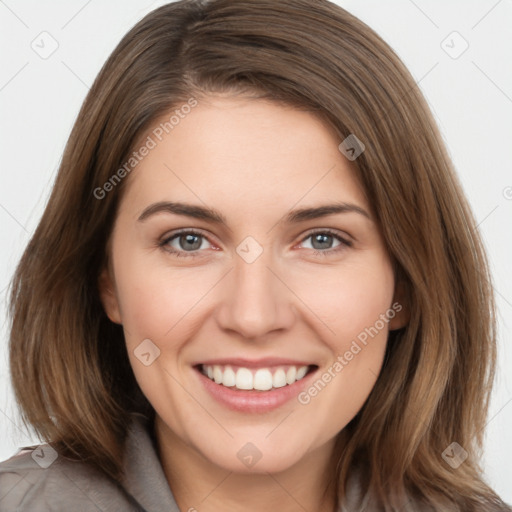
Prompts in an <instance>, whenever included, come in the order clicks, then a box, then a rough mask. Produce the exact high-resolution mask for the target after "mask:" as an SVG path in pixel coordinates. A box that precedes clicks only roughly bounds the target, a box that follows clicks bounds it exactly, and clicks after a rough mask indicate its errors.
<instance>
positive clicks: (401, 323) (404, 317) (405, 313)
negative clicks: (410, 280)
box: [389, 280, 410, 331]
mask: <svg viewBox="0 0 512 512" xmlns="http://www.w3.org/2000/svg"><path fill="white" fill-rule="evenodd" d="M406 291H407V289H406V286H405V282H404V281H403V280H399V281H398V282H397V283H396V285H395V293H394V295H393V302H392V309H393V311H395V316H394V317H393V318H391V319H390V320H389V330H390V331H394V330H396V329H401V328H402V327H405V326H406V325H407V324H408V323H409V318H410V310H409V301H408V300H407V293H406Z"/></svg>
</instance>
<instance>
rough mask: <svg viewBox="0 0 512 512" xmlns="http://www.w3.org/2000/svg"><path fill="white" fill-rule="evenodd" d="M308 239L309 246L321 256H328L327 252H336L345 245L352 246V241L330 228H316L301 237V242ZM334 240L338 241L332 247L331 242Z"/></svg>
mask: <svg viewBox="0 0 512 512" xmlns="http://www.w3.org/2000/svg"><path fill="white" fill-rule="evenodd" d="M309 239H311V243H310V245H311V247H309V248H310V249H313V250H314V251H315V252H316V253H317V254H321V255H322V256H328V255H329V254H332V253H337V252H339V251H342V250H344V249H345V248H346V247H351V246H352V242H350V241H348V240H346V239H345V238H343V237H341V236H340V235H339V234H337V233H336V232H335V231H332V230H330V229H323V230H317V231H314V232H312V233H309V234H308V235H307V236H306V237H305V238H303V239H302V243H304V242H305V241H306V240H309ZM334 240H337V241H338V242H339V243H338V245H336V246H335V247H334V248H333V247H332V243H333V241H334Z"/></svg>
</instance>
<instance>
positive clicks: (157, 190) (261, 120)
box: [124, 96, 365, 212]
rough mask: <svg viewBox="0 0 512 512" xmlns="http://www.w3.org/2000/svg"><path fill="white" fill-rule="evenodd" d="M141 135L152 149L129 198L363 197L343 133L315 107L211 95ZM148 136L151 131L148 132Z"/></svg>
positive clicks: (232, 203)
mask: <svg viewBox="0 0 512 512" xmlns="http://www.w3.org/2000/svg"><path fill="white" fill-rule="evenodd" d="M176 109H179V106H178V107H176V108H175V109H172V110H171V111H170V112H168V113H166V114H165V115H163V116H162V117H160V118H159V119H158V120H156V121H155V123H153V125H152V126H151V127H150V128H149V130H147V131H146V133H145V134H144V137H143V138H142V144H143V143H144V141H147V142H150V143H149V144H148V145H150V146H151V149H150V150H149V151H148V152H147V154H146V155H145V156H144V157H143V158H141V160H140V163H138V164H137V166H136V167H135V168H134V170H133V171H132V172H131V174H130V176H129V178H128V183H127V184H126V185H127V190H126V191H125V194H124V202H126V203H130V204H132V206H134V207H136V208H139V209H141V208H143V207H144V206H145V203H148V202H150V201H156V200H170V199H173V200H179V199H183V200H185V199H189V200H193V201H194V202H196V203H197V202H198V199H199V200H200V201H202V202H203V203H205V204H208V205H211V206H215V207H216V208H217V209H221V210H224V209H225V210H229V209H230V207H232V208H235V209H236V208H238V209H240V206H244V210H247V209H249V210H252V211H254V212H256V211H261V210H262V209H276V208H277V207H279V206H280V208H279V210H282V209H283V208H291V207H292V206H293V205H294V204H296V203H298V202H301V203H313V202H315V201H317V200H320V199H321V200H325V199H332V200H333V201H348V200H350V201H352V202H354V201H357V202H359V203H360V204H361V205H364V204H365V198H364V192H363V190H362V188H361V186H360V185H359V183H358V181H357V179H356V174H355V172H354V164H353V163H352V162H350V161H348V160H347V159H346V158H345V157H344V156H343V155H342V154H341V152H340V151H339V149H338V145H339V143H340V142H341V139H340V137H339V136H338V135H337V134H336V133H335V132H334V130H333V129H332V128H331V127H330V126H329V125H327V124H326V123H325V122H323V121H322V120H321V119H320V118H319V117H317V116H316V115H314V114H313V113H311V112H307V111H304V110H298V109H296V108H293V107H291V106H284V105H282V104H278V103H275V102H271V101H268V100H262V99H253V98H244V97H228V98H226V97H215V96H212V97H207V98H203V99H200V100H198V104H197V105H196V106H195V107H194V108H192V109H187V113H186V114H184V112H183V111H182V112H181V113H180V115H179V116H178V115H174V118H173V119H172V121H173V122H172V123H171V122H170V121H171V117H172V116H173V113H174V112H175V110H176ZM148 137H149V139H148Z"/></svg>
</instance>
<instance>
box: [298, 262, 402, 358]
mask: <svg viewBox="0 0 512 512" xmlns="http://www.w3.org/2000/svg"><path fill="white" fill-rule="evenodd" d="M290 282H291V283H294V291H295V292H296V293H297V295H298V296H299V297H300V298H301V300H302V301H303V302H304V304H305V305H306V306H307V308H309V309H310V310H311V311H313V312H314V313H315V317H316V318H317V319H318V320H320V321H321V322H322V324H323V326H324V327H325V329H324V328H322V331H323V332H325V333H326V336H325V340H326V341H327V340H330V341H329V344H331V345H332V346H333V348H337V349H339V350H341V349H344V347H345V346H346V344H347V342H348V343H349V344H350V341H349V340H351V339H353V338H356V337H357V336H358V335H359V334H360V333H361V332H364V331H365V329H366V328H370V327H371V326H373V325H374V324H375V323H376V322H377V321H379V319H380V318H381V315H382V314H386V311H388V310H389V308H390V306H391V303H392V299H393V290H394V277H393V272H392V268H391V266H390V265H389V263H388V260H387V259H385V258H384V257H383V256H381V255H379V254H378V255H375V256H373V257H372V258H368V259H366V260H364V259H363V258H361V260H360V261H358V262H357V263H354V264H347V265H346V266H341V265H340V266H339V267H337V268H335V267H330V268H329V267H326V268H324V269H321V271H318V272H310V273H305V272H298V273H297V274H296V276H291V279H290ZM318 320H317V323H318ZM379 326H380V330H382V326H381V324H380V322H379ZM386 327H387V323H386Z"/></svg>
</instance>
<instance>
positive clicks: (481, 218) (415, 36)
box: [0, 0, 512, 503]
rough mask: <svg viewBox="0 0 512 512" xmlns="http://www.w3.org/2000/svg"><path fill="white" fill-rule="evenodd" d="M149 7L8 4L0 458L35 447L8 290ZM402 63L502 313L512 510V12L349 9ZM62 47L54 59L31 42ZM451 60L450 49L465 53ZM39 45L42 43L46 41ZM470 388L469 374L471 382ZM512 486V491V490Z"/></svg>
mask: <svg viewBox="0 0 512 512" xmlns="http://www.w3.org/2000/svg"><path fill="white" fill-rule="evenodd" d="M163 3H165V2H161V1H156V2H152V1H151V0H138V1H136V0H110V1H109V2H108V3H107V2H104V1H103V2H100V1H99V0H89V1H86V0H66V1H64V0H61V1H56V0H53V1H46V2H38V1H36V0H24V1H21V0H2V1H0V44H1V48H2V52H1V54H0V59H1V60H0V62H1V66H0V130H1V132H0V145H1V146H0V147H1V164H0V180H1V181H0V183H1V187H0V434H1V435H0V460H3V459H5V458H7V457H9V456H10V455H12V454H13V453H14V452H15V451H16V449H17V447H19V446H22V445H29V444H33V443H34V442H36V438H34V437H31V436H30V435H27V433H25V431H24V430H23V429H22V428H21V423H20V420H19V417H18V413H17V409H16V404H15V402H14V399H13V395H12V390H11V387H10V383H9V373H8V365H7V336H8V327H7V323H6V304H5V301H6V289H7V286H8V283H9V280H10V278H11V276H12V273H13V271H14V268H15V265H16V262H17V261H18V259H19V257H20V255H21V252H22V250H23V248H24V246H25V245H26V243H27V242H28V240H29V238H30V235H31V233H32V232H33V231H34V229H35V227H36V225H37V222H38V220H39V218H40V216H41V214H42V211H43V208H44V204H45V202H46V200H47V197H48V194H49V192H50V187H51V184H52V182H53V179H54V177H55V173H56V170H57V167H58V164H59V161H60V158H61V154H62V151H63V148H64V144H65V142H66V139H67V137H68V135H69V132H70V130H71V127H72V124H73V122H74V119H75V117H76V115H77V113H78V110H79V107H80V105H81V103H82V101H83V99H84V97H85V95H86V93H87V91H88V87H89V86H90V84H91V83H92V81H93V79H94V78H95V76H96V74H97V73H98V71H99V69H100V67H101V65H102V64H103V63H104V61H105V60H106V58H107V57H108V55H109V54H110V52H111V51H112V50H113V49H114V47H115V45H116V44H117V43H118V42H119V40H120V39H121V37H122V36H123V35H124V34H125V33H126V32H127V31H128V30H129V29H130V28H131V27H132V26H133V24H135V23H136V22H137V21H138V20H139V19H140V18H141V17H142V16H143V15H145V14H146V13H148V12H149V11H150V10H152V9H154V8H156V7H158V6H159V5H162V4H163ZM338 3H339V4H340V5H341V6H343V7H344V8H346V9H347V10H348V11H350V12H352V13H353V14H355V15H356V16H358V17H359V18H360V19H362V20H363V21H364V22H366V23H367V24H368V25H370V26H371V27H372V28H374V29H375V30H376V31H377V32H378V33H379V34H380V35H381V36H382V37H383V38H384V39H385V40H386V41H387V42H388V43H389V44H390V45H391V46H392V47H393V48H394V49H395V50H396V52H397V53H398V54H399V55H400V57H401V58H402V59H403V60H404V62H405V64H406V65H407V66H408V67H409V69H410V70H411V72H412V74H413V76H414V77H415V78H416V80H417V82H418V86H419V87H420V88H421V90H422V91H423V93H424V94H425V96H426V98H427V100H428V102H429V104H430V106H431V108H432V110H433V112H434V114H435V117H436V119H437V121H438V123H439V126H440V128H441V131H442V133H443V136H444V139H445V141H446V144H447V146H448V148H449V151H450V154H451V156H452V158H453V160H454V162H455V165H456V168H457V170H458V173H459V175H460V178H461V180H462V183H463V186H464V189H465V191H466V193H467V195H468V197H469V200H470V202H471V204H472V206H473V209H474V212H475V215H476V218H477V220H478V222H479V229H480V230H481V232H482V234H483V236H484V239H485V242H486V245H487V248H488V251H489V255H490V260H491V264H492V271H493V275H494V280H495V290H496V295H497V302H498V306H499V323H500V331H499V335H500V337H499V343H500V351H499V375H498V379H497V383H496V387H495V391H494V395H493V401H492V405H491V413H490V415H489V421H488V427H487V437H486V450H485V461H484V468H485V471H486V475H487V478H488V481H489V482H490V484H491V485H492V487H493V488H494V489H495V490H496V491H497V492H498V493H499V494H500V495H501V497H502V498H503V499H504V500H505V501H507V502H509V503H512V486H510V482H511V477H510V459H511V458H512V436H511V434H510V432H511V427H512V376H511V369H512V344H511V334H512V327H511V326H512V272H511V271H510V262H511V256H512V229H511V224H512V222H511V221H512V172H511V163H510V145H511V141H512V66H511V62H512V38H511V35H510V27H512V3H511V1H510V0H500V1H497V0H479V1H475V0H472V1H467V0H451V1H449V2H448V1H442V0H435V1H426V0H415V1H412V0H393V1H388V2H382V1H379V0H347V1H339V2H338ZM43 31H46V32H48V33H49V34H51V37H52V38H53V39H55V41H57V43H58V48H57V50H56V51H55V52H54V53H53V54H52V55H51V56H49V57H48V58H47V59H43V58H41V57H40V56H39V55H38V54H37V53H36V52H35V51H34V50H33V49H32V48H31V43H32V41H34V40H35V43H34V44H39V45H40V46H42V43H41V42H40V40H41V37H46V38H47V39H46V40H45V48H47V49H48V48H50V47H51V46H50V45H51V44H52V43H51V40H50V39H49V36H39V35H40V34H41V32H43ZM453 31H457V32H458V33H459V34H460V35H461V36H462V38H464V40H465V41H467V43H468V44H469V47H468V49H467V50H466V51H465V52H464V53H463V54H462V55H460V56H459V57H458V58H456V59H454V58H452V57H450V56H449V55H448V54H447V53H446V52H445V51H444V49H443V47H442V46H441V43H442V41H444V40H446V42H445V43H444V45H449V46H452V47H453V48H452V49H451V50H450V51H451V52H452V54H453V53H455V52H458V50H460V49H462V48H463V46H461V45H462V44H464V43H463V41H462V40H461V39H460V38H459V39H458V36H453V35H452V36H450V37H449V38H448V39H446V38H447V36H449V35H450V34H452V32H453ZM38 42H39V43H38ZM467 378H468V379H470V378H471V376H470V375H468V376H467ZM507 484H509V485H507Z"/></svg>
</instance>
